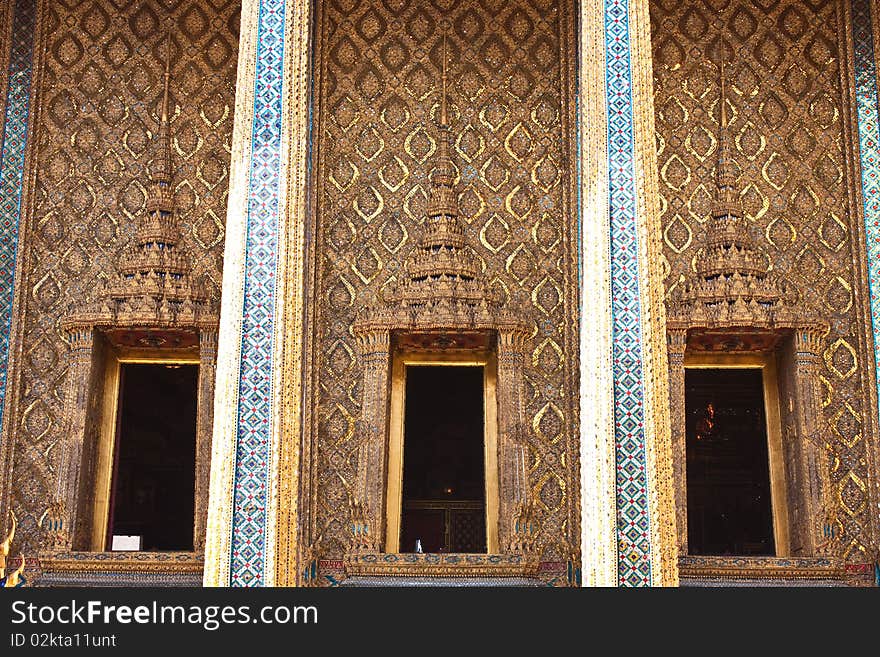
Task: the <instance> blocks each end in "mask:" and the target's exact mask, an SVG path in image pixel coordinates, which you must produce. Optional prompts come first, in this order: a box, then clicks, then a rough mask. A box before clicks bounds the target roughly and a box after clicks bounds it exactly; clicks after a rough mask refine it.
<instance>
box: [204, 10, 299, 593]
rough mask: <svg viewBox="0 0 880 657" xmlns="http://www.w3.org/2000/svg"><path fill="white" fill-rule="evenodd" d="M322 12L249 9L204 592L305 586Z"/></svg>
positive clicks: (244, 14)
mask: <svg viewBox="0 0 880 657" xmlns="http://www.w3.org/2000/svg"><path fill="white" fill-rule="evenodd" d="M310 14H311V4H310V3H309V2H308V1H307V0H244V1H243V2H242V11H241V37H240V43H239V60H238V61H239V66H238V79H237V86H236V107H235V128H234V132H233V145H232V162H231V171H230V187H229V206H228V211H227V223H226V250H225V254H224V271H223V297H222V311H221V317H220V333H219V340H218V360H217V384H216V392H215V397H214V431H213V447H212V459H211V482H210V499H209V505H208V526H207V539H206V545H205V575H204V583H205V585H206V586H226V585H234V586H272V585H287V584H295V583H296V581H297V573H298V570H299V568H298V566H297V564H298V554H297V530H296V528H297V523H298V507H297V504H298V499H299V480H298V472H299V444H300V436H299V431H300V412H301V408H300V395H301V389H302V381H301V372H302V326H301V322H302V304H303V246H304V240H305V237H304V226H305V213H306V189H307V184H306V176H307V161H306V155H307V148H308V112H309V86H308V73H309V34H310V31H309V26H310V20H311V16H310Z"/></svg>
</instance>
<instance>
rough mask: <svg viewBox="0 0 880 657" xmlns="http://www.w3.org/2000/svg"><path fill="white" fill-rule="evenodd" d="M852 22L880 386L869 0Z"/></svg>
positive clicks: (878, 123)
mask: <svg viewBox="0 0 880 657" xmlns="http://www.w3.org/2000/svg"><path fill="white" fill-rule="evenodd" d="M852 22H853V31H852V34H853V50H854V53H855V61H854V69H855V78H856V79H855V96H856V115H857V117H858V132H859V156H860V157H861V165H862V166H861V169H862V200H863V202H864V213H865V244H866V246H867V250H868V254H867V255H868V290H869V293H870V300H871V324H872V330H873V333H874V354H875V355H874V358H875V367H876V368H877V378H876V380H877V384H878V386H880V353H878V351H880V117H878V103H877V68H876V64H875V60H874V35H873V32H872V30H871V2H870V1H869V0H852ZM878 392H880V391H878ZM878 397H880V395H878Z"/></svg>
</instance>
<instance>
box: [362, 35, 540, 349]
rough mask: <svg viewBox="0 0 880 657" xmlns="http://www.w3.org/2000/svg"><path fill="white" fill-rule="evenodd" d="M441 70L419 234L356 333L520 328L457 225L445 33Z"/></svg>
mask: <svg viewBox="0 0 880 657" xmlns="http://www.w3.org/2000/svg"><path fill="white" fill-rule="evenodd" d="M440 68H441V76H440V85H439V91H440V107H439V117H438V121H437V124H438V128H439V144H438V148H437V152H436V154H435V158H434V161H433V167H432V168H431V171H430V174H429V176H428V179H429V182H430V190H429V193H428V202H427V207H426V211H425V222H424V234H423V235H422V239H421V240H420V241H419V244H418V246H417V247H416V248H415V249H414V251H413V252H412V254H411V255H410V256H409V257H408V258H407V260H406V262H405V264H404V267H403V271H402V272H401V274H402V275H401V277H400V279H399V280H398V282H397V284H396V285H395V286H394V287H393V288H392V289H390V290H389V291H388V292H387V293H386V294H385V295H384V296H385V302H386V303H385V304H380V305H377V306H372V307H365V308H363V309H362V310H361V311H360V313H359V319H358V321H357V322H356V324H355V330H356V331H359V332H364V331H367V330H372V329H373V328H376V327H382V326H395V327H399V328H403V327H409V328H418V329H420V330H421V329H425V330H427V329H432V330H434V329H437V330H439V329H441V328H442V329H444V330H459V329H467V328H481V327H482V328H487V327H492V328H497V327H498V326H501V325H504V326H513V327H516V328H517V329H518V328H520V327H523V326H525V323H524V321H523V319H522V318H519V317H515V316H514V315H512V314H511V313H510V312H509V311H507V310H506V309H502V308H501V307H500V306H501V299H500V298H499V296H498V295H497V294H495V293H494V291H492V290H490V289H489V288H488V287H487V286H486V284H485V282H484V280H483V276H482V272H481V268H480V265H479V263H478V261H477V258H476V257H475V256H474V254H473V253H472V252H471V251H470V249H469V248H468V245H467V240H466V238H465V234H464V228H463V226H462V223H461V221H460V220H459V208H458V199H457V194H456V190H455V175H456V170H455V165H454V164H453V162H452V148H451V143H452V139H451V130H450V126H449V120H450V111H449V97H448V89H449V71H448V61H447V35H446V32H445V31H444V33H443V42H442V62H441V67H440ZM523 330H524V329H523Z"/></svg>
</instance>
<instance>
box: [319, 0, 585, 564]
mask: <svg viewBox="0 0 880 657" xmlns="http://www.w3.org/2000/svg"><path fill="white" fill-rule="evenodd" d="M573 9H574V8H573V5H570V4H569V3H557V2H553V1H552V0H531V1H530V2H504V1H502V0H479V1H477V0H446V1H444V2H432V3H423V2H414V1H411V0H381V1H380V0H363V1H359V0H334V1H332V2H325V3H320V7H319V9H318V19H317V21H318V22H317V27H316V35H317V36H316V77H317V83H316V87H315V94H316V112H315V116H316V117H317V118H316V122H315V131H314V134H313V139H314V143H315V158H316V160H315V165H316V169H315V181H316V182H315V185H316V189H315V198H314V202H313V207H315V227H314V236H315V240H314V247H313V248H314V251H313V268H314V273H313V280H314V293H313V295H312V299H313V300H314V303H313V309H312V313H311V316H310V322H311V326H312V327H313V329H312V330H313V331H314V335H313V342H312V362H311V392H310V393H309V395H310V396H311V397H312V398H313V399H314V405H313V406H312V407H311V408H310V409H309V411H308V416H307V426H309V425H310V426H311V428H310V433H308V434H307V435H308V436H309V439H308V440H307V445H306V456H305V459H304V462H308V463H309V464H310V465H309V467H310V468H311V473H312V474H311V477H310V479H311V481H312V485H311V486H310V487H309V488H308V490H307V491H306V493H307V494H308V496H309V504H308V508H309V518H308V523H307V524H308V531H307V535H306V536H305V537H304V538H305V541H306V542H307V543H308V544H310V545H312V546H314V547H315V549H316V550H317V551H318V552H319V553H320V554H321V555H322V556H325V557H333V556H336V557H338V556H341V555H342V553H343V552H344V551H345V549H346V546H347V543H348V540H349V529H348V517H347V513H348V511H347V509H348V499H349V496H350V495H351V494H352V486H353V485H354V477H355V473H356V469H357V452H358V439H359V438H358V436H359V431H358V426H359V419H360V404H361V380H362V377H363V373H362V365H361V362H360V356H359V354H358V349H357V345H356V343H355V340H354V338H353V337H352V334H351V330H350V327H351V324H352V321H353V320H354V317H355V313H356V311H357V309H358V308H359V307H361V306H363V305H366V304H371V303H372V302H373V301H374V300H375V299H376V296H377V294H379V293H380V291H381V290H382V289H383V287H385V286H386V285H388V284H389V282H391V281H394V280H395V278H396V276H397V275H398V274H399V272H400V269H401V265H402V263H403V261H404V259H405V258H406V257H407V255H408V254H409V253H410V252H411V250H412V249H413V247H414V246H415V245H416V244H417V242H418V239H419V236H420V234H421V231H422V222H423V218H424V210H425V200H426V198H425V195H426V193H427V191H428V182H427V176H428V173H429V167H430V166H431V164H430V163H431V155H432V154H433V152H434V150H435V149H436V147H437V138H438V129H437V125H436V118H437V117H436V112H437V110H438V107H439V102H440V97H439V92H438V91H439V85H440V63H441V62H440V60H441V48H442V34H443V31H444V29H446V30H447V32H448V39H449V53H450V54H449V61H450V67H451V69H450V103H451V108H452V109H451V113H452V117H451V118H452V121H451V124H452V133H453V142H454V153H453V157H454V161H455V163H456V166H457V167H458V173H459V180H458V186H457V189H458V192H459V203H460V207H461V210H462V222H463V224H464V226H465V232H466V236H467V239H468V241H469V243H470V244H471V245H473V247H474V250H475V252H476V254H477V255H478V257H479V259H480V261H481V263H482V265H483V266H484V267H485V278H486V280H487V281H488V282H489V283H490V284H491V285H493V286H494V287H496V288H497V289H498V290H500V291H501V292H502V293H503V294H504V295H506V296H507V297H508V298H513V299H516V300H518V301H519V302H521V303H522V305H523V307H525V308H527V309H528V312H529V313H530V314H531V317H532V319H534V332H533V334H532V336H531V337H530V338H529V340H528V349H527V358H526V364H527V365H526V371H525V376H524V378H525V381H526V400H527V402H526V403H527V409H526V411H527V416H528V417H529V418H531V419H530V421H529V422H528V425H529V426H527V427H526V431H527V434H528V436H529V438H528V445H529V455H530V463H529V466H530V467H529V477H530V486H531V488H532V492H533V496H534V498H535V500H536V501H537V502H538V504H539V505H540V508H541V510H542V514H543V532H544V536H545V537H546V538H547V539H548V541H549V544H548V546H547V548H546V550H545V557H547V558H551V559H552V558H565V556H566V555H567V554H569V553H570V551H571V549H572V548H571V546H570V545H565V544H564V543H571V544H573V545H577V543H578V542H579V532H580V530H579V509H578V499H577V489H578V486H579V479H578V472H577V462H578V448H577V438H576V437H577V417H576V414H577V401H578V397H577V371H578V369H577V368H578V363H577V334H576V331H577V263H576V239H577V231H576V206H575V203H574V198H573V191H574V185H575V156H574V148H575V143H576V138H575V127H574V123H573V112H574V107H573V101H574V65H575V61H576V56H575V51H574V44H575V33H574V20H573V18H574V17H573V13H572V12H573ZM444 26H445V27H444Z"/></svg>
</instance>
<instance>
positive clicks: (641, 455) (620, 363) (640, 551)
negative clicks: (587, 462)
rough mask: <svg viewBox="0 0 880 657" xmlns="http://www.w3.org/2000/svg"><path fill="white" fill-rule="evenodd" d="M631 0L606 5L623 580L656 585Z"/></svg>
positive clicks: (629, 583) (609, 1)
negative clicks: (653, 575) (647, 447)
mask: <svg viewBox="0 0 880 657" xmlns="http://www.w3.org/2000/svg"><path fill="white" fill-rule="evenodd" d="M630 47H631V43H630V25H629V4H628V0H605V92H606V103H607V112H608V174H609V185H610V189H609V200H610V217H611V313H612V341H613V361H614V366H613V367H614V373H613V374H614V434H615V440H614V443H615V456H616V467H617V490H616V498H617V545H618V567H617V572H618V583H619V584H620V585H621V586H650V584H651V540H650V523H649V516H648V509H649V507H648V476H647V454H646V451H645V416H644V404H643V400H644V396H645V390H644V374H643V370H642V345H643V337H642V328H641V300H640V299H639V246H638V225H637V221H636V170H635V161H636V153H635V149H636V142H635V126H634V122H633V96H632V65H631V60H630Z"/></svg>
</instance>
